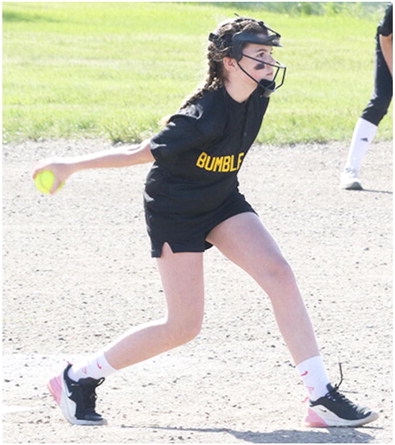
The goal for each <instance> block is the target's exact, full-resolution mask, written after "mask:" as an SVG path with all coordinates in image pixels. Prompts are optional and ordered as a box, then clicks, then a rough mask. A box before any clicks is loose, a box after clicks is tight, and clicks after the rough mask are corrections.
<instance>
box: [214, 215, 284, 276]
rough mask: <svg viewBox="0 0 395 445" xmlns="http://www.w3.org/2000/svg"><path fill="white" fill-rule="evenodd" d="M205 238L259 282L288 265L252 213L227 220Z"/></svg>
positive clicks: (275, 244)
mask: <svg viewBox="0 0 395 445" xmlns="http://www.w3.org/2000/svg"><path fill="white" fill-rule="evenodd" d="M207 239H208V241H209V242H210V243H212V244H213V245H215V246H216V247H217V248H218V249H219V250H220V251H221V252H222V253H223V254H224V255H225V256H226V257H227V258H229V259H230V260H231V261H232V262H234V263H235V264H237V265H238V266H240V267H241V268H242V269H244V270H245V271H246V272H247V273H249V274H250V275H251V276H252V277H253V278H255V279H256V280H257V281H258V282H261V279H262V277H263V275H269V274H272V273H273V272H274V271H276V270H277V269H278V268H279V266H284V265H286V264H287V263H286V261H285V259H284V257H283V255H282V253H281V251H280V248H279V247H278V245H277V243H276V241H275V240H274V238H273V237H272V236H271V235H270V233H269V232H268V230H267V229H266V228H265V227H264V225H263V224H262V222H261V221H260V219H259V217H258V216H257V215H256V214H255V213H252V212H246V213H241V214H239V215H236V216H233V217H232V218H229V219H227V220H226V221H224V222H223V223H221V224H219V225H218V226H217V227H215V228H214V229H213V230H212V231H211V232H210V233H209V235H208V237H207Z"/></svg>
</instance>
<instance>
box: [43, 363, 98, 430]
mask: <svg viewBox="0 0 395 445" xmlns="http://www.w3.org/2000/svg"><path fill="white" fill-rule="evenodd" d="M71 366H72V365H71V364H69V365H68V366H67V367H66V369H65V370H64V371H63V372H62V373H61V374H60V375H58V376H56V377H53V378H52V379H51V380H50V381H49V382H48V389H49V391H50V392H51V394H52V397H53V398H54V399H55V402H56V403H57V404H58V405H59V407H60V409H61V410H62V413H63V415H64V417H65V418H66V420H67V421H68V422H70V423H72V424H73V425H105V424H106V421H105V419H103V417H102V416H101V415H100V414H98V413H97V412H96V411H95V407H96V398H97V396H96V387H98V386H99V385H101V384H102V383H103V382H104V378H101V379H99V380H96V379H92V378H86V379H80V380H79V381H78V382H74V381H73V380H71V379H70V377H69V376H68V371H69V369H70V368H71Z"/></svg>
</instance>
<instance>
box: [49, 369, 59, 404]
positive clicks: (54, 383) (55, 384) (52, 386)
mask: <svg viewBox="0 0 395 445" xmlns="http://www.w3.org/2000/svg"><path fill="white" fill-rule="evenodd" d="M47 386H48V389H49V392H50V393H51V394H52V397H53V398H54V399H55V402H56V403H57V404H58V405H60V399H61V398H62V376H61V375H59V376H57V377H54V378H53V379H51V380H50V381H49V382H48V385H47Z"/></svg>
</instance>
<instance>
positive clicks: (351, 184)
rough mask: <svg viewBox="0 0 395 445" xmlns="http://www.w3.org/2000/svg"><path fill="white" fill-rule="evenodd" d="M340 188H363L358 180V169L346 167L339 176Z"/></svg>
mask: <svg viewBox="0 0 395 445" xmlns="http://www.w3.org/2000/svg"><path fill="white" fill-rule="evenodd" d="M340 188H342V189H345V190H363V189H362V185H361V181H360V180H359V171H358V170H354V169H352V168H346V169H345V170H344V172H343V173H342V175H341V178H340Z"/></svg>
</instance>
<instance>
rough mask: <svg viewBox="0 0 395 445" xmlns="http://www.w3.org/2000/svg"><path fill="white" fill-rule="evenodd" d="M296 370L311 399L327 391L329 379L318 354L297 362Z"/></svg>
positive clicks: (321, 395)
mask: <svg viewBox="0 0 395 445" xmlns="http://www.w3.org/2000/svg"><path fill="white" fill-rule="evenodd" d="M296 370H297V371H298V372H299V376H300V378H301V379H302V382H303V384H304V386H305V388H306V389H307V392H308V394H309V398H310V399H311V400H317V399H319V398H320V397H323V396H324V395H325V394H326V393H327V392H328V388H327V385H328V383H329V379H328V376H327V374H326V370H325V366H324V362H323V361H322V358H321V356H320V355H317V356H315V357H311V358H308V359H307V360H304V361H303V362H301V363H299V364H298V365H296Z"/></svg>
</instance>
